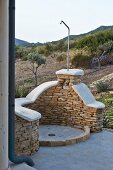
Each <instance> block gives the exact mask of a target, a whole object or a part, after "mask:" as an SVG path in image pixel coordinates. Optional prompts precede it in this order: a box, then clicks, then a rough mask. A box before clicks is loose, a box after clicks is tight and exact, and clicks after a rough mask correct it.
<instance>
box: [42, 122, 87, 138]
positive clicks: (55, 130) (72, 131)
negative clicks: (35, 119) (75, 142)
mask: <svg viewBox="0 0 113 170" xmlns="http://www.w3.org/2000/svg"><path fill="white" fill-rule="evenodd" d="M83 132H84V131H83V130H81V129H78V128H71V127H68V126H59V125H40V128H39V140H44V141H46V140H49V141H52V140H55V141H59V140H60V141H61V140H66V139H69V138H70V137H71V138H72V137H76V136H79V135H80V134H82V133H83ZM49 134H50V135H55V136H49Z"/></svg>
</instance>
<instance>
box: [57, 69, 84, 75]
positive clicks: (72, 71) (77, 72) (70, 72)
mask: <svg viewBox="0 0 113 170" xmlns="http://www.w3.org/2000/svg"><path fill="white" fill-rule="evenodd" d="M56 74H63V75H71V76H83V75H84V71H83V70H81V69H69V70H67V69H62V70H59V71H56Z"/></svg>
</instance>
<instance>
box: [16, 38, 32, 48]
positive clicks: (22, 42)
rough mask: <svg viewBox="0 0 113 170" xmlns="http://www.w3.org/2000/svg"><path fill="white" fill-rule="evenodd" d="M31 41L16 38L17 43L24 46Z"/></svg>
mask: <svg viewBox="0 0 113 170" xmlns="http://www.w3.org/2000/svg"><path fill="white" fill-rule="evenodd" d="M29 44H30V43H29V42H27V41H24V40H20V39H17V38H15V45H20V46H24V45H29Z"/></svg>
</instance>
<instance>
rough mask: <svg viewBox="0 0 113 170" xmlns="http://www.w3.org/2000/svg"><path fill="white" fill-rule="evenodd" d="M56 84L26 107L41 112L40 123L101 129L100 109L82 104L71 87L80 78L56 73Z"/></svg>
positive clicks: (94, 129) (93, 129) (94, 130)
mask: <svg viewBox="0 0 113 170" xmlns="http://www.w3.org/2000/svg"><path fill="white" fill-rule="evenodd" d="M58 81H59V83H58V85H57V86H55V87H52V88H50V89H48V90H46V91H45V92H43V93H42V94H41V96H40V97H39V98H38V99H37V100H36V101H35V103H33V104H29V105H27V106H26V107H28V108H30V109H33V110H36V111H38V112H40V113H41V114H42V118H41V120H40V123H41V124H50V125H52V124H56V125H68V126H71V127H76V126H78V127H84V126H89V127H90V128H91V131H93V132H96V131H100V130H102V118H103V116H102V109H96V108H92V107H88V106H86V105H84V103H83V101H82V100H81V98H80V97H79V96H78V94H76V93H75V91H74V90H73V88H72V85H73V84H76V83H78V82H80V79H79V78H78V76H77V77H75V76H70V75H58Z"/></svg>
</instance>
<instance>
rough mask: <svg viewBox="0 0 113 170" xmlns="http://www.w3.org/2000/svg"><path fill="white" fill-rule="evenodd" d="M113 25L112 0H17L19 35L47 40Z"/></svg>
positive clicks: (21, 37) (28, 38) (34, 40)
mask: <svg viewBox="0 0 113 170" xmlns="http://www.w3.org/2000/svg"><path fill="white" fill-rule="evenodd" d="M61 20H63V21H65V22H66V23H67V25H68V26H69V27H70V30H71V35H72V34H74V35H75V34H80V33H85V32H88V31H90V30H92V29H95V28H97V27H99V26H101V25H113V0H16V38H19V39H23V40H26V41H29V42H48V41H54V40H58V39H61V38H63V37H65V36H67V28H66V27H65V26H64V25H60V21H61Z"/></svg>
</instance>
